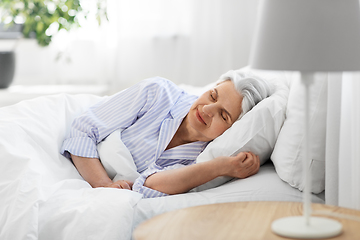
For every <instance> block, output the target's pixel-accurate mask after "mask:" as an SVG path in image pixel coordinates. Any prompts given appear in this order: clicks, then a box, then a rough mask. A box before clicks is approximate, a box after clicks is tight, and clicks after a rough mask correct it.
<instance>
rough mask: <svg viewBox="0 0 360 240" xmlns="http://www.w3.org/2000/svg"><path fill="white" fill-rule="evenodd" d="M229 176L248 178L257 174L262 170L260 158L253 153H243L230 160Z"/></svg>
mask: <svg viewBox="0 0 360 240" xmlns="http://www.w3.org/2000/svg"><path fill="white" fill-rule="evenodd" d="M228 163H229V164H228V172H227V173H226V175H227V176H230V177H235V178H246V177H249V176H251V175H254V174H256V173H257V172H258V171H259V168H260V159H259V156H257V155H255V154H254V153H252V152H241V153H239V154H238V155H236V156H235V157H229V158H228Z"/></svg>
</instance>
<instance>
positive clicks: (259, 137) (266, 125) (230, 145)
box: [194, 69, 289, 191]
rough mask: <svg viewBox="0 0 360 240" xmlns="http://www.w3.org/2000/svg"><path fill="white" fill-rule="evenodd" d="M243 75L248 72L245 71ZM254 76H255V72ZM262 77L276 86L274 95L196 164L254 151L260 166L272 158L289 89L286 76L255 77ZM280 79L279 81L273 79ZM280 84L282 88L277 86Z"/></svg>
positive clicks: (212, 183)
mask: <svg viewBox="0 0 360 240" xmlns="http://www.w3.org/2000/svg"><path fill="white" fill-rule="evenodd" d="M242 71H248V70H246V69H242ZM253 73H255V72H254V71H253ZM255 74H256V75H257V76H259V77H263V76H266V77H265V79H267V80H269V81H271V82H273V83H274V85H275V86H276V90H275V92H274V93H273V94H272V95H271V96H270V97H268V98H266V99H264V100H263V101H261V102H260V103H258V104H257V105H256V106H255V107H254V108H253V109H252V110H250V111H249V112H248V113H246V114H245V115H244V116H243V118H242V119H241V120H239V121H237V122H235V123H234V125H233V126H232V127H231V128H229V129H228V130H227V131H225V132H224V133H223V134H222V135H221V136H219V137H218V138H216V139H215V140H213V141H212V142H211V143H209V145H208V146H207V147H206V148H205V150H204V151H203V152H202V153H201V154H200V155H199V156H198V158H197V160H196V161H197V162H198V163H199V162H205V161H209V160H211V159H214V158H216V157H219V156H235V155H237V154H238V153H240V152H243V151H251V152H253V153H255V154H256V155H258V156H259V158H260V162H261V164H263V163H264V162H265V161H267V160H268V159H269V158H270V155H271V153H272V150H273V148H274V146H275V142H276V139H277V136H278V134H279V132H280V128H281V127H282V125H283V122H284V120H285V111H286V104H287V98H288V94H289V88H288V86H287V84H286V82H287V79H286V76H285V74H284V73H276V75H272V76H271V78H270V77H269V76H270V75H268V73H265V72H263V73H261V72H257V73H255ZM274 76H277V77H274ZM276 81H277V82H276ZM277 83H279V84H277ZM229 180H231V178H230V177H218V178H216V179H214V180H212V181H210V182H207V183H205V184H203V185H201V186H199V187H197V188H195V189H194V190H195V191H203V190H205V189H209V188H213V187H217V186H219V185H221V184H223V183H225V182H227V181H229Z"/></svg>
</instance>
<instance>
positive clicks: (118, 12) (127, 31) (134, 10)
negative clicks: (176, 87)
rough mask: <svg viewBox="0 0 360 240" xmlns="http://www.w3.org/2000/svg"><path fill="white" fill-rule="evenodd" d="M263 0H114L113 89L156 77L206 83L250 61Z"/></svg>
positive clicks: (112, 9)
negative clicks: (256, 24) (257, 16)
mask: <svg viewBox="0 0 360 240" xmlns="http://www.w3.org/2000/svg"><path fill="white" fill-rule="evenodd" d="M257 2H258V1H257V0H256V1H254V0H240V1H239V0H197V1H193V0H171V1H169V0H152V1H146V0H134V1H125V0H124V1H116V0H114V1H111V0H108V4H109V18H110V21H112V22H115V24H116V27H115V28H116V38H117V40H116V41H117V49H116V53H114V54H115V55H116V57H115V58H116V62H115V66H114V69H115V71H114V82H113V87H112V89H114V90H118V89H122V88H124V87H128V86H130V85H132V84H134V83H135V82H138V81H140V80H142V79H144V78H148V77H153V76H162V77H165V78H168V79H170V80H172V81H173V82H175V83H177V84H181V83H183V84H192V85H197V86H204V85H206V84H208V83H210V82H213V81H215V80H217V79H218V77H219V76H220V75H221V74H223V73H225V72H226V71H228V70H230V69H238V68H241V67H243V66H246V65H247V64H248V57H249V53H250V46H251V39H252V35H253V30H254V27H255V22H256V11H257Z"/></svg>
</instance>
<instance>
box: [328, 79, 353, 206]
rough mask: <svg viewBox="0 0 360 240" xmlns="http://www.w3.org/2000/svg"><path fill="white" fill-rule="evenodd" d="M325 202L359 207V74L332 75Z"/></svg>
mask: <svg viewBox="0 0 360 240" xmlns="http://www.w3.org/2000/svg"><path fill="white" fill-rule="evenodd" d="M328 90H329V92H328V109H327V110H328V115H327V139H326V141H327V142H326V191H325V194H326V203H327V204H331V205H339V206H342V207H348V208H354V209H359V210H360V96H359V92H360V75H359V74H358V73H357V74H351V73H344V74H343V75H336V74H332V75H330V77H329V89H328Z"/></svg>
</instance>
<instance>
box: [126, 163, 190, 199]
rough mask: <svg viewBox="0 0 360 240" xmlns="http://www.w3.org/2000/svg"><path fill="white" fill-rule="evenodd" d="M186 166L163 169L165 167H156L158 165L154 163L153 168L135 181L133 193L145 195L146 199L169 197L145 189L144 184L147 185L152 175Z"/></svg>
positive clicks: (180, 165) (172, 166)
mask: <svg viewBox="0 0 360 240" xmlns="http://www.w3.org/2000/svg"><path fill="white" fill-rule="evenodd" d="M185 166H186V165H183V164H174V165H171V166H168V167H164V168H163V167H160V166H158V165H156V163H153V164H152V165H151V166H149V168H148V169H147V170H146V171H144V172H143V173H142V174H141V175H140V176H139V177H138V178H137V179H136V180H135V182H134V185H133V191H135V192H138V193H141V194H143V196H144V198H154V197H163V196H168V195H169V194H166V193H163V192H160V191H157V190H154V189H151V188H148V187H145V186H144V183H145V180H146V178H148V177H149V176H150V175H152V174H154V173H157V172H161V171H166V170H170V169H178V168H182V167H185Z"/></svg>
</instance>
